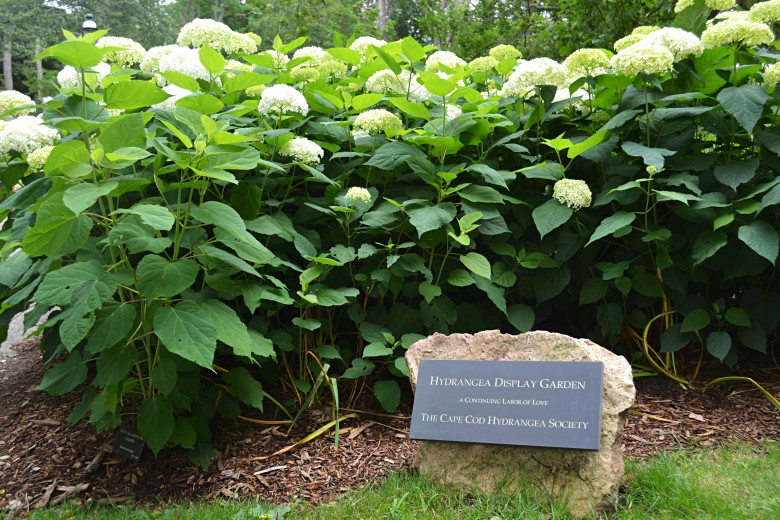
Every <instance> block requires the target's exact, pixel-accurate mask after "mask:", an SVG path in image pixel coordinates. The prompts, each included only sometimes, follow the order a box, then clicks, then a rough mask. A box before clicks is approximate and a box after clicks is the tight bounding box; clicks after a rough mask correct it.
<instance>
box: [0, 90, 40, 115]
mask: <svg viewBox="0 0 780 520" xmlns="http://www.w3.org/2000/svg"><path fill="white" fill-rule="evenodd" d="M34 104H35V102H34V101H33V100H32V98H31V97H30V96H28V95H27V94H22V93H21V92H17V91H16V90H3V91H0V114H2V113H3V112H5V111H6V110H11V109H12V108H16V107H20V106H23V105H34ZM34 110H35V109H34V108H25V109H23V110H17V111H16V112H14V113H13V114H7V115H6V116H5V117H0V119H8V118H11V117H19V116H26V115H27V114H31V113H32V112H33V111H34Z"/></svg>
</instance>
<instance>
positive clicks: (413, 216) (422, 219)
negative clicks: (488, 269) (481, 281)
mask: <svg viewBox="0 0 780 520" xmlns="http://www.w3.org/2000/svg"><path fill="white" fill-rule="evenodd" d="M456 213H457V209H456V208H455V205H454V204H452V203H451V202H444V203H441V204H438V205H436V206H432V205H430V206H423V207H419V206H418V207H415V208H414V209H408V210H406V214H407V215H409V222H410V223H411V224H412V225H413V226H414V228H415V229H416V230H417V236H422V235H423V233H426V232H428V231H432V230H434V229H439V228H440V227H442V226H444V225H446V224H449V223H450V222H452V219H454V218H455V215H456ZM488 276H489V275H488Z"/></svg>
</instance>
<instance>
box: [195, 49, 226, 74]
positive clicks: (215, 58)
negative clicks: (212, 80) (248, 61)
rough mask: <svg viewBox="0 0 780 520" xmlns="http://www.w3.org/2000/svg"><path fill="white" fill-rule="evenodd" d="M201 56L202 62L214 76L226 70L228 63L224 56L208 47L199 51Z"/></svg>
mask: <svg viewBox="0 0 780 520" xmlns="http://www.w3.org/2000/svg"><path fill="white" fill-rule="evenodd" d="M198 55H199V56H200V62H201V63H202V64H203V66H204V67H205V68H206V70H207V71H209V73H210V74H212V75H217V74H219V73H220V72H222V71H223V70H224V69H225V65H227V61H226V60H225V58H223V57H222V54H220V53H219V52H217V51H215V50H214V49H212V48H211V47H209V46H208V45H204V46H203V47H201V48H200V49H199V50H198Z"/></svg>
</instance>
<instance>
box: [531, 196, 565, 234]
mask: <svg viewBox="0 0 780 520" xmlns="http://www.w3.org/2000/svg"><path fill="white" fill-rule="evenodd" d="M573 214H574V209H573V208H570V207H568V206H566V205H564V204H561V203H560V202H558V201H557V200H555V199H550V200H548V201H547V202H545V203H544V204H542V205H541V206H539V207H537V208H535V209H534V210H533V212H531V216H532V217H533V219H534V224H535V225H536V229H537V230H538V231H539V235H540V237H541V238H544V236H545V235H546V234H548V233H549V232H550V231H553V230H554V229H556V228H558V227H560V226H562V225H563V224H565V223H566V222H568V220H569V219H570V218H571V216H572V215H573Z"/></svg>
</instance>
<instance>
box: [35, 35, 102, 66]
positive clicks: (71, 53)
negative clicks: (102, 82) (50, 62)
mask: <svg viewBox="0 0 780 520" xmlns="http://www.w3.org/2000/svg"><path fill="white" fill-rule="evenodd" d="M49 57H51V58H55V59H58V60H59V61H61V62H62V63H64V64H65V65H70V66H71V67H75V68H76V69H83V68H85V67H94V66H95V65H97V64H98V63H100V61H101V60H102V59H103V50H102V49H99V48H98V47H95V46H94V45H92V44H91V43H87V42H85V41H80V40H70V41H66V42H62V43H58V44H56V45H53V46H51V47H49V48H48V49H46V50H44V51H43V52H42V53H40V54H39V55H38V56H36V57H35V59H36V60H42V59H43V58H49Z"/></svg>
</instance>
